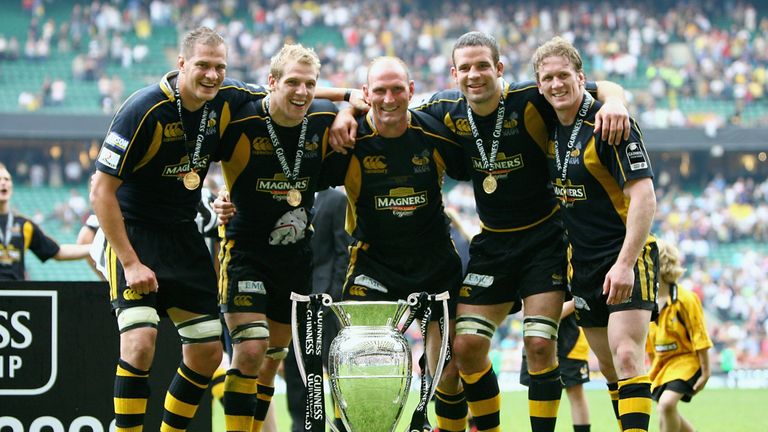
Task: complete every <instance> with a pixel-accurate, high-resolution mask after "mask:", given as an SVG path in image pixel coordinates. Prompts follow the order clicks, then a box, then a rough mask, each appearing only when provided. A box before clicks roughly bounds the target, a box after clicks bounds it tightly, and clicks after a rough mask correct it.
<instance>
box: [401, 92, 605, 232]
mask: <svg viewBox="0 0 768 432" xmlns="http://www.w3.org/2000/svg"><path fill="white" fill-rule="evenodd" d="M588 89H589V90H590V91H594V92H596V91H597V87H596V86H595V84H594V83H588ZM502 94H503V98H504V120H503V124H502V130H501V139H500V141H499V150H498V154H497V157H496V163H495V164H494V169H493V173H494V176H495V177H496V180H497V182H498V188H497V189H496V191H495V192H494V193H492V194H488V193H485V192H484V191H483V188H482V184H483V179H485V178H486V177H487V176H488V170H486V169H484V168H483V163H482V160H481V158H480V153H479V151H478V149H477V145H476V144H475V139H474V138H473V136H472V130H471V128H470V125H469V121H468V120H467V107H468V103H467V100H466V98H465V97H464V96H463V95H462V94H461V92H460V91H458V90H444V91H441V92H438V93H435V94H434V95H432V97H431V98H430V100H429V101H428V102H426V103H424V104H423V105H421V106H419V107H417V108H416V109H417V110H420V111H424V112H427V113H429V114H430V115H431V116H432V117H434V118H436V119H438V120H439V121H441V122H442V123H444V124H445V125H446V126H447V127H448V128H449V129H450V130H451V131H452V132H453V133H454V137H455V139H456V140H457V141H458V142H459V143H461V144H462V146H463V147H464V150H465V152H466V155H467V158H466V159H465V163H466V164H468V167H467V168H468V169H469V172H470V173H471V178H472V183H473V185H474V191H475V203H476V205H477V213H478V216H479V217H480V221H481V223H482V225H483V228H485V229H489V230H491V231H507V230H521V229H525V228H529V227H531V226H532V225H536V224H537V223H539V222H541V221H543V220H545V219H547V218H549V217H550V216H551V215H552V214H553V213H555V212H556V211H557V203H556V201H555V199H554V197H553V195H552V191H551V189H550V185H549V177H548V176H547V160H546V148H547V147H546V145H547V137H548V136H549V134H548V130H549V129H550V128H551V127H553V126H554V122H553V117H554V111H553V109H552V106H551V105H549V103H548V102H547V100H546V99H544V97H543V96H541V95H540V94H539V90H538V88H537V87H536V83H535V82H534V81H526V82H520V83H504V87H503V89H502ZM473 118H474V120H475V123H476V125H477V129H478V132H479V133H480V136H481V137H482V138H483V143H484V148H485V153H486V155H490V152H491V151H490V149H491V142H492V139H493V137H492V135H493V130H494V127H495V124H496V112H495V111H494V112H493V113H491V114H490V115H488V116H478V115H476V114H474V113H473Z"/></svg>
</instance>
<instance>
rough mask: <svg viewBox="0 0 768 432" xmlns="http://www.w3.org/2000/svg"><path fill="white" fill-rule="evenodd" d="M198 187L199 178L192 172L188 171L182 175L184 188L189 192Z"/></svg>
mask: <svg viewBox="0 0 768 432" xmlns="http://www.w3.org/2000/svg"><path fill="white" fill-rule="evenodd" d="M198 186H200V176H199V175H198V174H197V173H196V172H194V171H190V172H188V173H186V174H184V187H185V188H187V189H189V190H195V189H197V187H198Z"/></svg>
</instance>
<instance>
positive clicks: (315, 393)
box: [301, 294, 325, 432]
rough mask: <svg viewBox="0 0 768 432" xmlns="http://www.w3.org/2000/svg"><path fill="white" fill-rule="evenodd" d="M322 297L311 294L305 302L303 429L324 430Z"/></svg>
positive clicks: (302, 350)
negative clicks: (304, 407) (305, 386)
mask: <svg viewBox="0 0 768 432" xmlns="http://www.w3.org/2000/svg"><path fill="white" fill-rule="evenodd" d="M323 308H324V306H323V297H322V294H312V295H310V296H309V302H307V303H306V321H305V324H304V325H305V329H304V330H305V332H304V334H305V335H306V339H305V340H304V345H303V346H302V349H301V353H302V355H303V357H304V365H305V370H306V384H307V399H306V409H305V410H304V429H303V430H304V431H305V432H312V431H324V430H325V397H324V394H323V359H322V350H323V313H324V312H323Z"/></svg>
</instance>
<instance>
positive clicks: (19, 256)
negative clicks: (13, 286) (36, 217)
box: [0, 213, 59, 280]
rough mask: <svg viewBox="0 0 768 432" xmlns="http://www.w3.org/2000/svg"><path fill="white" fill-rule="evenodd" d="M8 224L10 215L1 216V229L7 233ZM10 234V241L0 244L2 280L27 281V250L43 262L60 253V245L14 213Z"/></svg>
mask: <svg viewBox="0 0 768 432" xmlns="http://www.w3.org/2000/svg"><path fill="white" fill-rule="evenodd" d="M7 224H8V214H0V229H2V230H3V231H5V229H6V227H7V226H8V225H7ZM10 234H11V235H10V238H9V239H4V240H5V242H0V280H24V279H25V274H24V271H25V266H24V252H25V251H26V250H27V249H29V250H31V251H32V252H34V254H35V255H36V256H37V257H38V258H39V259H40V261H43V262H45V261H47V260H48V259H49V258H53V256H55V255H56V254H57V253H59V244H58V243H56V242H55V241H53V240H52V239H51V238H50V237H48V236H46V235H45V233H44V232H43V231H42V230H41V229H40V227H39V226H37V224H35V223H34V222H32V221H31V220H29V219H27V218H25V217H24V216H21V215H18V214H16V213H13V220H12V223H11V229H10ZM4 243H8V245H7V246H6V245H5V244H4Z"/></svg>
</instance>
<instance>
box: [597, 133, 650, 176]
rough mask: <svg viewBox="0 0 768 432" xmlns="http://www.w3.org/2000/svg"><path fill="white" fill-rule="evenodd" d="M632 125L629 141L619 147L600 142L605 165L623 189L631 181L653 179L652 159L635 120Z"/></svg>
mask: <svg viewBox="0 0 768 432" xmlns="http://www.w3.org/2000/svg"><path fill="white" fill-rule="evenodd" d="M630 123H631V124H630V127H631V128H632V130H631V132H630V135H629V139H627V140H624V141H622V142H621V144H619V145H618V146H611V145H609V144H608V143H607V142H606V141H602V140H600V141H599V145H600V147H601V154H602V155H603V156H602V158H603V163H605V165H606V166H607V167H608V169H609V170H610V172H611V173H612V174H613V177H614V178H615V179H616V181H617V182H618V183H619V186H621V187H622V188H623V187H624V184H625V183H626V182H628V181H630V180H636V179H641V178H653V168H652V167H651V159H650V158H649V157H648V152H647V150H646V149H645V144H644V143H643V135H642V132H640V128H639V127H638V125H637V122H635V120H634V119H630ZM595 139H597V137H595Z"/></svg>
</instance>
